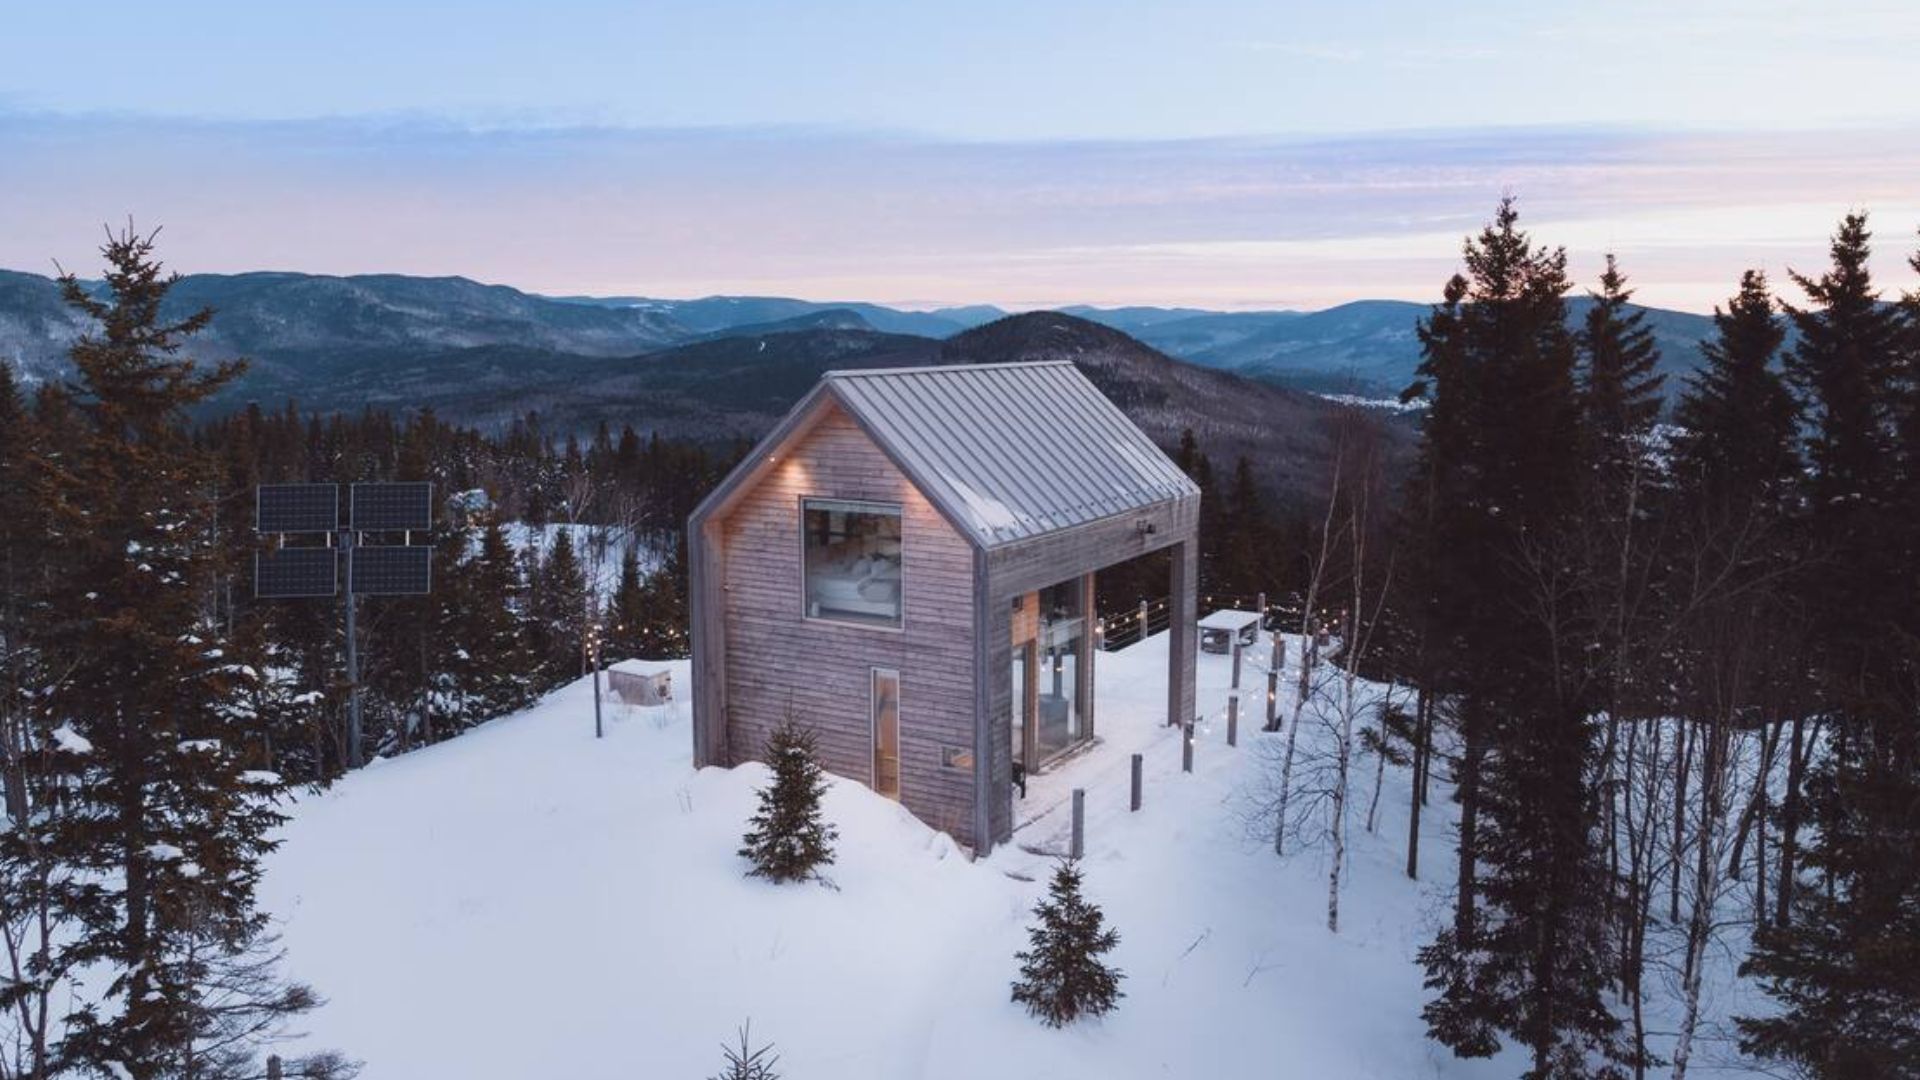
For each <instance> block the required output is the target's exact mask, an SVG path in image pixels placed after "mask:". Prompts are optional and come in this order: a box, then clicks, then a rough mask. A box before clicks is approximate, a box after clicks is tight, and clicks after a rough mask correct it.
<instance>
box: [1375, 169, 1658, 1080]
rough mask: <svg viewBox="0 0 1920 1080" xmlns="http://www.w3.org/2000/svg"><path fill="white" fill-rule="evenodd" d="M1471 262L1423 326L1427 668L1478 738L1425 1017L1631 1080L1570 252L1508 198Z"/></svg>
mask: <svg viewBox="0 0 1920 1080" xmlns="http://www.w3.org/2000/svg"><path fill="white" fill-rule="evenodd" d="M1465 261H1466V264H1467V268H1466V273H1465V274H1461V275H1456V276H1455V277H1454V278H1453V279H1452V280H1451V281H1449V282H1448V284H1447V287H1446V291H1445V293H1444V295H1443V299H1442V302H1441V304H1440V305H1439V306H1438V307H1437V308H1436V309H1435V311H1434V313H1433V315H1432V317H1430V318H1429V319H1428V320H1427V322H1426V323H1425V324H1423V326H1422V328H1421V340H1422V348H1423V353H1424V358H1423V362H1422V365H1421V368H1420V372H1419V375H1420V381H1419V382H1417V383H1416V384H1415V385H1414V387H1412V388H1411V389H1410V391H1409V392H1410V394H1412V395H1414V396H1423V397H1426V398H1427V399H1428V400H1429V401H1430V402H1431V403H1432V408H1431V410H1430V413H1429V415H1428V416H1427V417H1426V419H1425V425H1426V426H1425V430H1424V432H1423V439H1422V449H1421V464H1420V472H1419V475H1418V477H1417V479H1416V482H1415V488H1414V494H1415V505H1416V506H1417V507H1418V508H1419V509H1418V510H1417V514H1418V517H1417V520H1420V521H1421V522H1422V528H1423V530H1424V531H1425V533H1426V537H1425V540H1424V542H1423V544H1422V548H1423V551H1424V555H1423V562H1424V563H1425V564H1426V565H1425V566H1423V569H1424V570H1426V571H1428V572H1430V573H1431V575H1432V577H1433V582H1432V584H1431V585H1430V586H1429V587H1428V589H1429V591H1428V596H1427V599H1426V602H1425V604H1423V609H1424V612H1425V614H1424V615H1423V618H1425V619H1426V620H1428V624H1429V625H1428V634H1429V636H1430V656H1431V659H1430V661H1429V665H1430V668H1431V670H1432V672H1433V674H1434V675H1435V677H1436V685H1437V687H1439V688H1441V689H1442V690H1444V691H1445V692H1447V693H1448V694H1449V695H1451V696H1452V697H1453V698H1454V705H1455V710H1456V713H1457V715H1458V717H1459V724H1460V728H1461V731H1460V735H1461V740H1462V748H1461V755H1460V759H1459V765H1458V767H1457V770H1456V792H1457V794H1458V797H1459V799H1460V801H1461V819H1460V826H1459V868H1458V877H1457V881H1456V891H1455V905H1454V918H1453V921H1452V925H1451V926H1449V927H1447V928H1446V929H1445V930H1443V931H1442V932H1441V933H1440V935H1439V936H1438V937H1437V938H1436V940H1435V941H1434V942H1433V943H1432V944H1430V945H1428V946H1427V947H1426V948H1424V949H1422V950H1421V953H1420V962H1421V964H1422V966H1423V967H1424V968H1425V970H1426V981H1427V986H1428V988H1429V989H1431V990H1433V991H1435V992H1436V996H1435V997H1434V999H1433V1000H1432V1001H1430V1002H1429V1004H1428V1006H1427V1008H1426V1010H1425V1012H1424V1016H1425V1018H1426V1020H1427V1022H1428V1030H1429V1033H1430V1034H1431V1035H1432V1037H1433V1038H1435V1039H1437V1040H1439V1041H1440V1042H1442V1043H1444V1044H1446V1045H1447V1046H1449V1047H1451V1048H1452V1049H1453V1050H1454V1052H1455V1053H1457V1054H1461V1055H1463V1056H1484V1055H1487V1054H1491V1053H1492V1052H1494V1051H1495V1050H1497V1049H1498V1047H1499V1037H1500V1035H1501V1034H1502V1033H1505V1034H1507V1035H1510V1036H1511V1037H1513V1038H1515V1039H1518V1040H1520V1041H1521V1042H1523V1043H1524V1044H1525V1045H1526V1046H1527V1047H1528V1048H1529V1049H1530V1050H1531V1051H1532V1054H1533V1062H1534V1064H1533V1069H1532V1070H1531V1071H1530V1072H1529V1073H1528V1076H1530V1077H1545V1076H1549V1075H1551V1076H1556V1077H1558V1076H1585V1075H1594V1074H1595V1071H1596V1069H1597V1071H1598V1074H1599V1075H1611V1074H1612V1073H1613V1072H1614V1069H1613V1067H1612V1066H1611V1065H1610V1064H1607V1062H1609V1061H1614V1060H1621V1059H1624V1058H1625V1057H1626V1056H1627V1052H1626V1051H1625V1050H1624V1049H1623V1048H1622V1047H1620V1046H1619V1045H1618V1042H1617V1029H1618V1027H1619V1021H1618V1019H1617V1018H1615V1017H1613V1016H1612V1015H1611V1013H1610V1012H1609V1011H1608V1010H1607V1008H1606V1005H1605V997H1604V995H1605V990H1606V986H1607V982H1608V979H1609V975H1610V974H1611V972H1610V970H1609V963H1608V949H1607V945H1608V944H1609V938H1608V936H1607V934H1608V924H1607V920H1606V917H1605V907H1604V897H1605V895H1606V885H1607V879H1606V875H1605V867H1604V865H1603V863H1602V861H1601V859H1600V857H1599V844H1598V838H1599V832H1600V830H1599V821H1598V818H1599V812H1598V811H1599V800H1598V798H1597V794H1596V789H1597V785H1596V767H1597V759H1598V754H1597V752H1596V739H1595V733H1594V728H1593V724H1592V721H1591V718H1590V715H1589V713H1590V702H1589V701H1588V700H1586V697H1585V691H1584V690H1583V681H1582V677H1581V676H1582V674H1583V672H1582V671H1581V670H1580V669H1579V667H1578V666H1577V665H1579V664H1581V663H1582V662H1583V661H1582V660H1581V659H1578V658H1579V657H1581V656H1582V655H1583V654H1584V651H1585V650H1584V649H1582V648H1579V647H1577V645H1578V643H1577V642H1576V640H1575V634H1576V630H1577V628H1578V627H1580V626H1582V625H1584V624H1583V623H1582V622H1581V615H1582V614H1583V613H1582V612H1581V611H1580V610H1579V609H1578V605H1577V604H1568V603H1566V602H1565V601H1563V600H1562V597H1563V596H1565V589H1566V584H1565V583H1564V582H1563V581H1560V580H1558V576H1559V575H1561V574H1563V573H1565V570H1566V567H1567V566H1568V565H1569V564H1570V561H1571V554H1572V552H1571V548H1570V538H1571V537H1572V536H1573V535H1575V534H1576V532H1577V518H1578V514H1577V513H1576V511H1577V508H1578V506H1579V499H1580V496H1581V494H1582V485H1583V484H1584V483H1585V475H1586V472H1587V467H1586V456H1585V454H1583V452H1582V451H1583V448H1584V442H1583V440H1582V439H1581V438H1580V437H1579V434H1578V433H1579V431H1580V428H1581V425H1580V424H1579V422H1578V421H1579V416H1580V412H1581V408H1580V406H1581V403H1582V400H1583V399H1582V395H1581V394H1580V393H1579V392H1578V389H1577V387H1576V382H1575V378H1574V375H1575V357H1576V343H1575V341H1574V338H1573V336H1572V335H1571V334H1569V333H1568V331H1567V328H1566V313H1565V294H1566V291H1567V289H1568V282H1567V278H1566V255H1565V252H1564V251H1560V250H1557V249H1555V250H1548V249H1544V248H1537V247H1535V246H1534V245H1533V243H1532V241H1531V239H1530V238H1529V237H1528V236H1527V234H1526V233H1525V232H1523V231H1521V230H1520V229H1519V227H1518V212H1517V211H1516V209H1515V208H1514V205H1513V203H1512V201H1511V200H1507V201H1505V202H1503V203H1502V204H1501V206H1500V208H1499V211H1498V212H1497V214H1496V215H1495V219H1494V221H1493V223H1492V224H1490V225H1489V226H1488V227H1487V228H1486V229H1484V230H1483V231H1482V232H1481V233H1480V235H1479V236H1478V237H1477V238H1475V239H1474V240H1472V241H1470V242H1469V243H1468V245H1467V248H1466V251H1465ZM1542 596H1548V597H1553V598H1554V599H1555V603H1554V604H1552V605H1542V604H1539V603H1537V602H1536V601H1537V598H1539V597H1542ZM1595 1057H1597V1058H1599V1059H1600V1062H1599V1064H1598V1065H1589V1064H1588V1063H1589V1062H1590V1061H1591V1060H1592V1059H1593V1058H1595Z"/></svg>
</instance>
